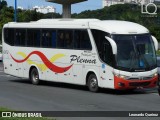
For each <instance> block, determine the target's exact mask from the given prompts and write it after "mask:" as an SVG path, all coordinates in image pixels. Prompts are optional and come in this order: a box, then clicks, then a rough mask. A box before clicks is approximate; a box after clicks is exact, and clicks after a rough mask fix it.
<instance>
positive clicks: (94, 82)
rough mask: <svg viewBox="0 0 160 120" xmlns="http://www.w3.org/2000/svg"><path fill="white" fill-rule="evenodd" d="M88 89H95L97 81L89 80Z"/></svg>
mask: <svg viewBox="0 0 160 120" xmlns="http://www.w3.org/2000/svg"><path fill="white" fill-rule="evenodd" d="M90 87H91V88H96V87H97V80H96V79H95V78H92V79H91V82H90Z"/></svg>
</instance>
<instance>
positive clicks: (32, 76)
mask: <svg viewBox="0 0 160 120" xmlns="http://www.w3.org/2000/svg"><path fill="white" fill-rule="evenodd" d="M30 80H31V82H32V84H33V85H38V84H39V74H38V70H37V69H36V68H33V69H32V70H31V72H30Z"/></svg>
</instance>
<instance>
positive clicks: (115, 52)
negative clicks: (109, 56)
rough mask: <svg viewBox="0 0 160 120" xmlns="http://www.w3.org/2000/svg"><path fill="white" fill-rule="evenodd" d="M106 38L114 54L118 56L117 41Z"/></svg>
mask: <svg viewBox="0 0 160 120" xmlns="http://www.w3.org/2000/svg"><path fill="white" fill-rule="evenodd" d="M105 38H106V39H107V40H108V42H109V43H110V44H111V46H112V52H113V54H114V55H117V44H116V43H115V41H114V40H113V39H111V38H109V37H107V36H105Z"/></svg>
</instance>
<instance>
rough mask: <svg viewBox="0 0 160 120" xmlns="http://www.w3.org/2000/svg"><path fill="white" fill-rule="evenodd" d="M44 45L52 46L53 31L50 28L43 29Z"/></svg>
mask: <svg viewBox="0 0 160 120" xmlns="http://www.w3.org/2000/svg"><path fill="white" fill-rule="evenodd" d="M41 44H42V47H48V48H51V47H52V32H51V31H49V30H43V31H42V43H41Z"/></svg>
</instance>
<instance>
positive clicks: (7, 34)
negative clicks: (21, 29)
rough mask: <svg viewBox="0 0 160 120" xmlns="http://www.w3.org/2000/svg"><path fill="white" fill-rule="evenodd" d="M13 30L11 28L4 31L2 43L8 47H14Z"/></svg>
mask: <svg viewBox="0 0 160 120" xmlns="http://www.w3.org/2000/svg"><path fill="white" fill-rule="evenodd" d="M14 30H15V29H13V28H5V29H4V41H5V42H6V43H7V44H9V45H14Z"/></svg>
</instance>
